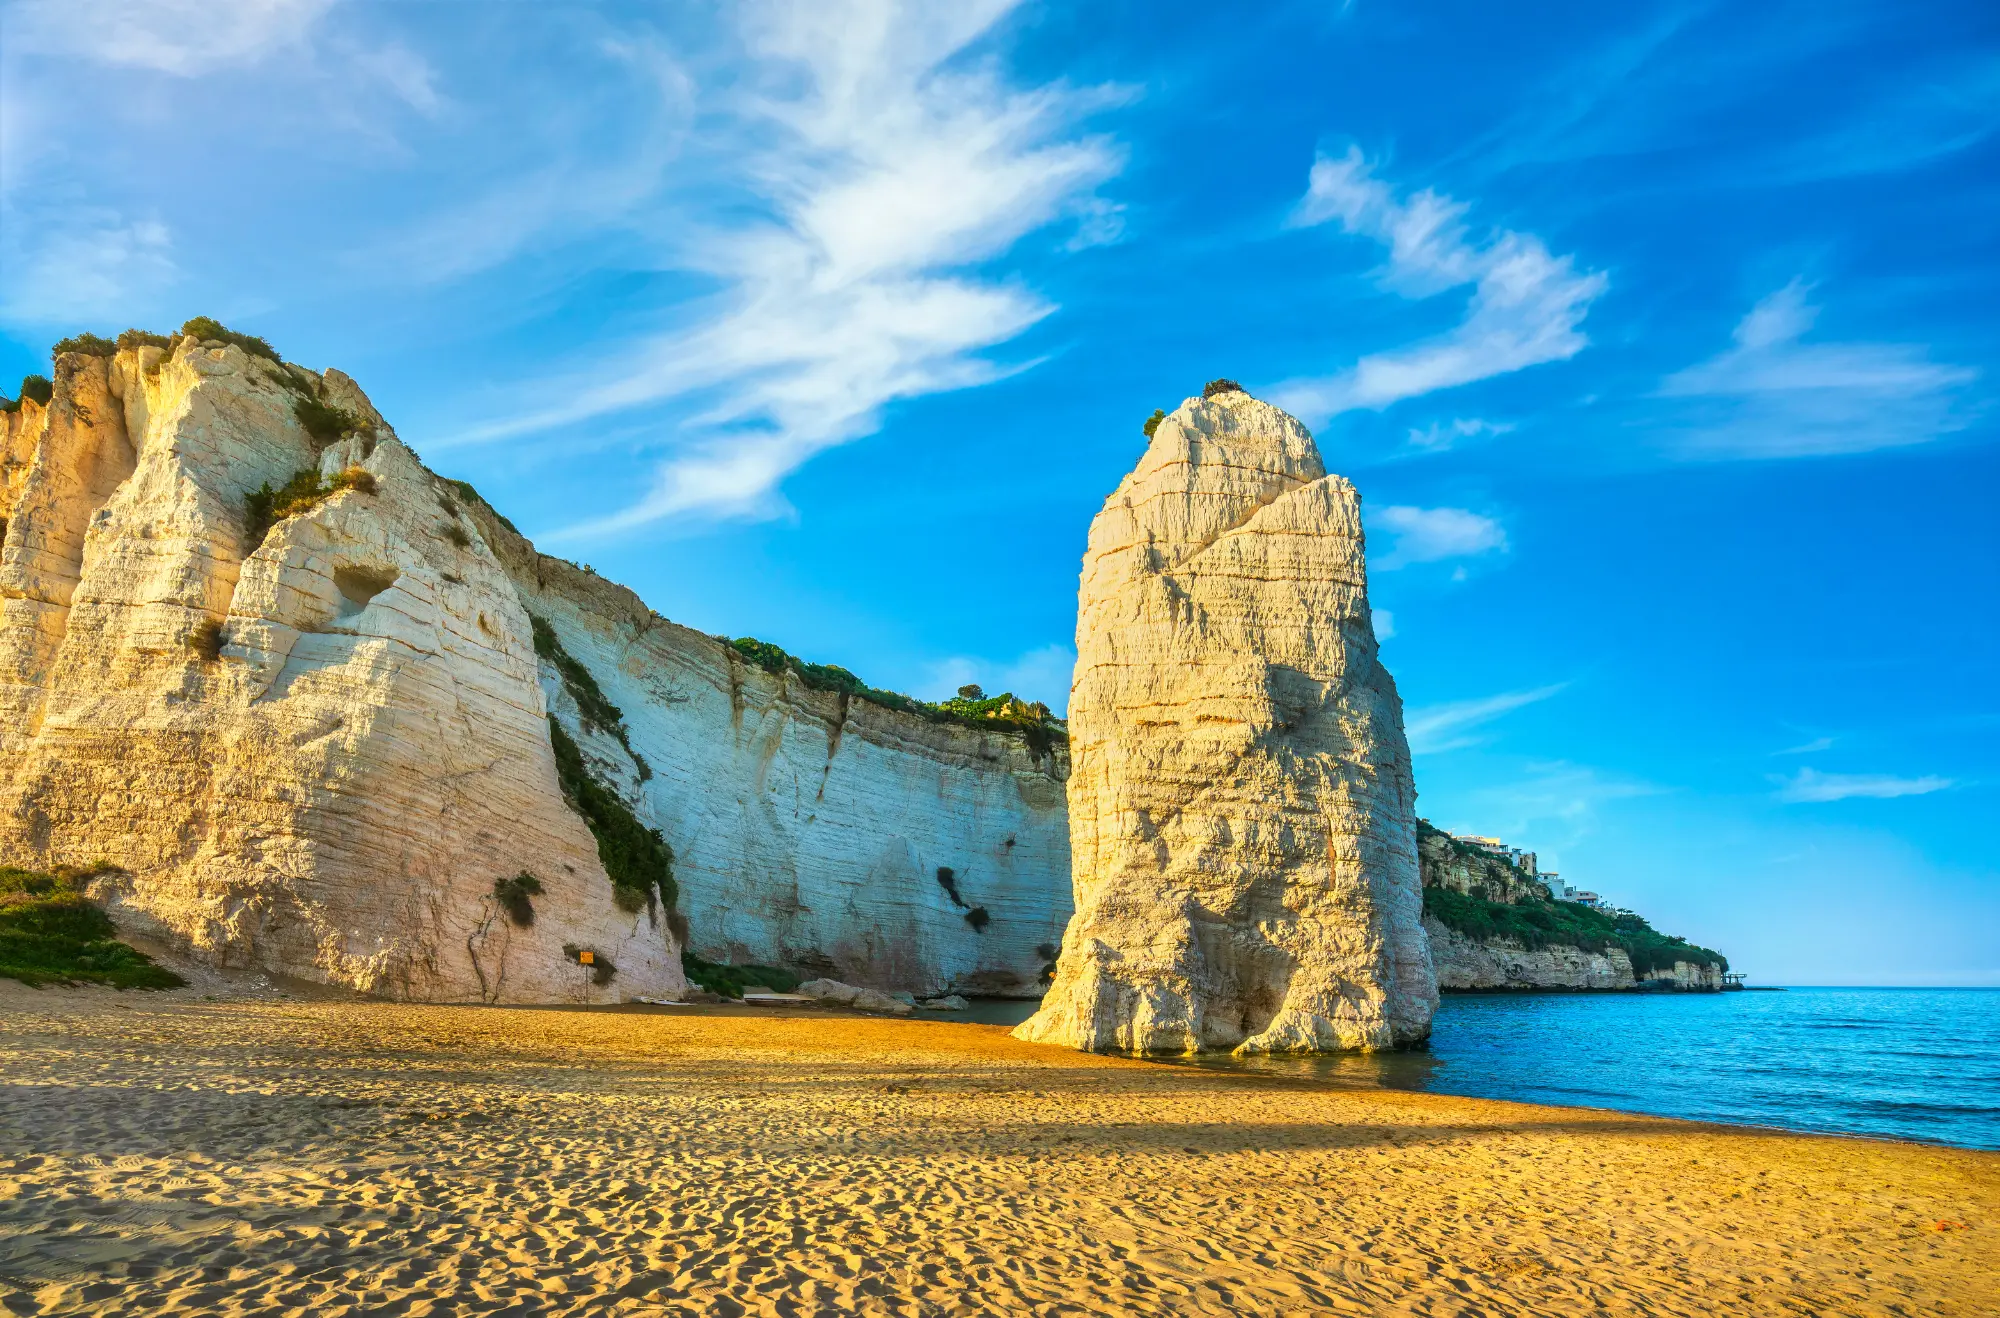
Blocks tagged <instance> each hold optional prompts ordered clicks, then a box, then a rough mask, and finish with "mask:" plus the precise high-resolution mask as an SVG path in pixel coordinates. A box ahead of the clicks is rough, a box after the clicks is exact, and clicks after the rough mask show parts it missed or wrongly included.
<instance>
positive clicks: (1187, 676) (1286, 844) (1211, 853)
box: [1017, 391, 1437, 1053]
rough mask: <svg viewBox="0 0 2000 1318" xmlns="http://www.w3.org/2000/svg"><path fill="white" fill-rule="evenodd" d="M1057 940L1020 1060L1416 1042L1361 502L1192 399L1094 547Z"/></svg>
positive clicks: (1427, 1012)
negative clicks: (1060, 1048) (1068, 859)
mask: <svg viewBox="0 0 2000 1318" xmlns="http://www.w3.org/2000/svg"><path fill="white" fill-rule="evenodd" d="M1079 605H1080V607H1079V612H1078V617H1077V653H1078V658H1077V668H1076V681H1075V685H1074V688H1073V690H1072V693H1071V705H1070V737H1071V741H1070V746H1071V755H1072V774H1071V778H1070V783H1069V804H1070V821H1071V848H1072V870H1073V886H1074V891H1075V897H1076V915H1075V917H1074V919H1073V920H1072V921H1071V923H1070V925H1069V928H1068V931H1067V934H1066V936H1065V938H1064V940H1063V944H1062V954H1061V960H1060V964H1059V967H1058V969H1057V971H1056V976H1055V983H1054V987H1053V988H1052V989H1051V991H1050V993H1049V995H1048V997H1047V999H1046V1000H1045V1002H1044V1004H1043V1007H1042V1009H1041V1011H1040V1012H1039V1013H1037V1014H1036V1015H1035V1016H1034V1017H1033V1018H1032V1019H1031V1020H1029V1021H1028V1022H1027V1023H1026V1024H1025V1025H1023V1026H1022V1027H1021V1028H1020V1030H1019V1031H1017V1033H1018V1034H1019V1036H1020V1037H1022V1038H1025V1039H1031V1040H1039V1041H1045V1042H1052V1043H1061V1044H1066V1045H1069V1046H1072V1047H1076V1048H1084V1049H1092V1050H1112V1051H1125V1052H1169V1053H1183V1052H1193V1051H1200V1050H1207V1049H1240V1050H1243V1051H1246V1052H1300V1051H1321V1050H1336V1049H1363V1048H1389V1047H1397V1046H1405V1045H1412V1044H1416V1043H1420V1042H1422V1041H1423V1040H1424V1039H1425V1038H1427V1037H1428V1035H1429V1032H1430V1022H1431V1014H1432V1011H1433V1009H1434V1007H1435V1005H1436V1002H1437V987H1436V982H1435V979H1434V978H1433V975H1432V971H1431V962H1430V953H1429V949H1428V947H1427V945H1426V939H1425V934H1424V931H1423V928H1422V925H1421V923H1420V921H1421V913H1422V898H1421V892H1420V890H1419V881H1418V872H1417V854H1416V836H1415V816H1414V806H1415V791H1414V788H1413V786H1412V782H1411V776H1410V757H1409V749H1408V746H1407V744H1406V742H1405V739H1404V736H1403V728H1402V706H1401V702H1400V700H1399V699H1398V697H1397V694H1396V688H1395V684H1394V682H1393V681H1392V680H1391V679H1390V677H1389V674H1388V673H1387V671H1385V670H1384V669H1383V667H1382V665H1381V663H1380V662H1379V661H1378V659H1377V657H1376V644H1375V637H1374V634H1373V631H1372V628H1371V624H1370V621H1369V611H1368V597H1367V579H1366V568H1365V563H1364V559H1363V546H1362V534H1361V521H1360V507H1359V500H1358V498H1357V496H1356V494H1355V492H1354V487H1353V486H1352V485H1350V484H1349V483H1348V482H1347V481H1345V480H1344V479H1342V478H1340V477H1338V476H1328V475H1327V474H1326V471H1325V468H1324V466H1323V465H1322V464H1321V461H1320V457H1319V453H1318V451H1317V450H1316V448H1315V447H1314V445H1313V441H1312V437H1311V436H1310V435H1309V434H1308V433H1307V432H1306V430H1305V428H1304V427H1303V426H1301V425H1300V424H1299V423H1298V422H1297V421H1296V420H1294V419H1293V418H1292V417H1290V416H1287V415H1286V414H1285V413H1283V412H1281V411H1279V410H1278V409H1277V408H1274V407H1271V406H1269V405H1268V404H1265V403H1262V402H1259V401H1258V400H1256V399H1254V398H1252V397H1250V396H1249V395H1248V394H1245V393H1242V392H1240V391H1225V392H1221V393H1218V394H1216V395H1215V396H1214V397H1211V398H1206V399H1189V400H1188V401H1187V402H1185V403H1183V404H1182V405H1181V407H1180V408H1179V409H1178V410H1177V411H1175V412H1174V413H1173V414H1172V415H1171V416H1168V417H1167V418H1165V419H1164V420H1163V421H1162V422H1161V423H1160V425H1159V427H1158V429H1157V430H1156V431H1155V433H1154V435H1153V438H1152V442H1151V445H1150V447H1149V448H1148V449H1147V451H1146V454H1145V456H1144V457H1143V458H1141V460H1140V462H1139V465H1138V466H1137V468H1136V469H1134V470H1133V472H1132V473H1131V474H1130V475H1128V476H1127V477H1126V478H1125V479H1124V481H1123V482H1122V483H1121V484H1120V485H1119V487H1118V489H1117V490H1116V491H1115V492H1114V493H1113V494H1112V495H1111V497H1110V498H1109V499H1108V500H1107V501H1106V502H1105V505H1104V508H1103V510H1102V511H1101V512H1100V513H1099V514H1098V516H1097V519H1096V520H1095V521H1094V522H1093V523H1092V525H1091V530H1090V541H1089V547H1088V549H1087V550H1086V552H1085V555H1084V560H1083V574H1082V585H1081V589H1080V599H1079Z"/></svg>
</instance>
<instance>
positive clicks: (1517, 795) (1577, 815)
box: [1473, 761, 1663, 868]
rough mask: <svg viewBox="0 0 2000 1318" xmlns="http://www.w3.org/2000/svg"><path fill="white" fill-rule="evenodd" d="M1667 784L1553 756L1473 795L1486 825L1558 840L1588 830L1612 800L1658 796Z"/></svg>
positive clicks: (1507, 834)
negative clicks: (1628, 776)
mask: <svg viewBox="0 0 2000 1318" xmlns="http://www.w3.org/2000/svg"><path fill="white" fill-rule="evenodd" d="M1662 790H1663V789H1661V788H1659V787H1657V786H1654V785H1653V784H1650V783H1645V782H1638V781H1634V780H1631V779H1626V778H1617V777H1613V776H1610V775H1607V774H1606V773H1604V772H1602V771H1601V770H1598V769H1594V768H1591V767H1590V766H1588V765H1582V764H1568V763H1564V762H1562V761H1554V762H1550V763H1539V764H1530V765H1529V766H1528V767H1527V769H1526V771H1525V772H1523V773H1521V774H1519V775H1517V776H1515V777H1513V778H1510V779H1509V780H1508V781H1507V782H1506V783H1504V784H1500V785H1496V786H1493V787H1487V788H1482V789H1480V790H1479V791H1477V792H1475V793H1474V794H1473V800H1474V801H1475V802H1477V804H1478V811H1477V817H1478V818H1480V819H1482V820H1484V821H1485V823H1484V825H1483V827H1485V828H1487V829H1490V830H1492V831H1494V832H1496V833H1498V834H1500V835H1501V836H1502V837H1530V836H1533V835H1535V834H1537V833H1540V834H1542V835H1543V837H1544V838H1545V839H1546V840H1545V841H1544V842H1543V843H1542V845H1544V846H1553V845H1557V844H1559V843H1560V842H1563V841H1571V840H1574V839H1576V838H1578V837H1580V836H1582V835H1583V834H1585V833H1587V832H1589V831H1590V829H1591V827H1592V826H1593V824H1594V823H1595V822H1596V818H1597V813H1598V811H1599V810H1600V809H1601V808H1602V807H1604V806H1605V805H1607V804H1609V803H1610V802H1613V801H1625V800H1631V799H1633V798H1635V797H1642V796H1657V795H1659V794H1660V792H1661V791H1662ZM1550 868H1554V866H1553V865H1551V866H1550Z"/></svg>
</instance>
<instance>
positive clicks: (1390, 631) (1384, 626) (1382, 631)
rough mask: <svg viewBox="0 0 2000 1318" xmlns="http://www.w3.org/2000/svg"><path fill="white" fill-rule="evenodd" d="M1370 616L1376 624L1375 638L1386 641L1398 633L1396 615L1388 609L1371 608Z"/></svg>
mask: <svg viewBox="0 0 2000 1318" xmlns="http://www.w3.org/2000/svg"><path fill="white" fill-rule="evenodd" d="M1368 612H1369V617H1370V618H1371V620H1372V621H1373V623H1374V626H1375V639H1376V640H1378V641H1386V640H1389V639H1390V638H1391V637H1393V636H1395V634H1396V615H1395V614H1393V613H1391V612H1389V610H1387V609H1376V608H1371V609H1370V610H1369V611H1368Z"/></svg>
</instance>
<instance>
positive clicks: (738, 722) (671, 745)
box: [487, 515, 1070, 996]
mask: <svg viewBox="0 0 2000 1318" xmlns="http://www.w3.org/2000/svg"><path fill="white" fill-rule="evenodd" d="M487 531H488V533H489V534H490V535H491V536H492V537H493V539H494V542H495V543H496V544H498V545H500V546H501V548H502V556H503V558H504V560H505V562H506V566H507V570H508V571H509V573H510V574H511V576H512V578H513V580H514V583H515V586H516V588H517V590H518V591H519V593H520V596H521V598H522V600H523V601H524V602H525V603H526V606H527V607H528V608H529V609H530V610H532V611H533V612H534V613H535V614H537V615H538V616H540V617H543V618H545V619H547V620H548V622H549V624H550V626H551V627H552V628H553V629H554V631H555V632H556V634H557V635H558V636H559V637H560V639H561V642H562V644H563V646H564V647H565V649H567V650H568V652H569V653H570V654H572V655H573V656H574V657H575V658H576V659H577V660H578V661H580V662H582V663H583V664H584V665H585V666H586V667H587V668H589V669H590V670H591V672H592V673H593V674H594V675H595V676H596V678H597V681H598V682H599V683H600V684H601V686H602V688H603V690H604V692H605V694H606V695H607V696H608V697H609V698H610V700H611V701H612V702H613V703H614V704H616V705H617V706H618V707H619V709H620V710H621V711H622V712H623V714H624V718H625V723H626V726H627V728H628V737H627V740H628V741H629V743H630V746H631V752H628V751H627V750H626V748H625V747H624V746H623V745H621V744H620V743H619V742H618V741H617V740H616V739H615V738H613V737H610V736H607V735H605V734H604V733H603V732H601V731H591V730H590V729H589V728H587V727H586V726H585V725H584V724H583V723H582V721H581V720H580V719H578V718H577V715H576V709H575V706H574V704H573V702H571V701H569V700H568V699H567V698H566V696H565V694H564V693H562V692H561V691H560V690H558V689H556V688H555V687H554V686H553V684H552V686H551V693H552V695H553V696H554V700H553V705H552V707H553V708H554V709H555V711H556V714H557V716H558V717H559V718H560V719H562V720H563V722H564V724H565V726H567V727H569V728H570V729H571V730H572V732H573V733H574V735H576V736H577V738H578V741H579V744H580V745H581V746H582V747H583V749H584V751H585V754H586V755H587V756H588V757H589V758H590V759H591V761H592V762H593V763H594V764H595V765H597V766H598V767H599V770H600V774H601V776H603V777H604V778H605V779H606V780H607V781H612V782H616V783H617V784H618V785H619V788H620V790H621V791H622V792H623V793H624V794H625V796H626V799H627V800H628V801H629V802H631V803H632V805H633V807H634V809H635V811H636V813H637V814H638V815H639V817H640V818H641V819H643V820H645V821H647V822H648V823H650V824H652V825H654V826H656V827H658V828H659V829H661V831H662V832H663V833H664V835H665V836H666V838H667V840H668V841H669V842H670V843H671V844H672V845H673V848H674V856H675V861H674V868H675V873H676V875H677V877H678V879H679V882H680V887H681V909H682V911H683V912H684V914H685V916H686V920H687V930H688V932H687V939H688V945H689V947H690V948H692V949H693V950H694V951H695V952H697V953H699V954H700V955H702V956H704V957H706V958H708V959H709V960H713V961H727V962H732V963H736V964H746V963H747V964H759V965H782V966H785V967H787V968H791V969H795V970H798V971H800V972H802V973H805V974H807V975H808V976H824V977H827V978H832V979H839V980H843V981H845V982H848V983H852V984H858V985H863V986H867V987H875V988H883V989H890V990H897V989H901V990H907V991H910V992H914V993H919V994H930V993H943V992H947V991H954V992H961V993H983V994H996V995H1002V996H1008V995H1013V996H1034V995H1036V994H1039V993H1040V992H1041V991H1042V989H1043V982H1042V975H1043V970H1044V967H1045V966H1046V965H1047V964H1048V963H1049V961H1051V960H1052V959H1053V956H1054V952H1055V946H1056V944H1057V943H1058V942H1059V941H1060V940H1061V937H1062V929H1063V925H1064V924H1065V923H1066V922H1067V920H1068V918H1069V912H1070V901H1069V891H1068V884H1067V882H1066V879H1067V874H1068V869H1069V827H1068V818H1067V814H1066V810H1065V805H1064V799H1063V784H1064V780H1065V779H1066V777H1067V776H1068V772H1069V764H1068V751H1067V748H1066V747H1064V746H1063V745H1061V744H1060V743H1057V744H1056V745H1054V746H1052V747H1050V748H1049V749H1048V750H1047V751H1046V752H1043V753H1037V752H1036V751H1035V750H1034V749H1032V748H1031V747H1030V746H1029V745H1028V744H1027V743H1026V742H1025V741H1024V740H1023V738H1022V737H1021V735H1020V734H1018V733H1010V732H1003V731H998V730H995V731H990V732H989V731H985V730H981V729H975V728H969V727H965V726H962V725H958V724H950V723H938V722H932V721H930V720H927V719H924V718H921V717H918V716H916V715H914V714H911V713H907V712H904V711H901V710H894V709H889V708H885V707H884V706H882V705H879V704H876V703H874V702H872V701H869V700H865V699H860V698H853V697H849V696H846V695H843V694H840V693H837V692H830V691H818V690H814V689H812V688H810V687H808V686H806V685H805V683H804V682H803V681H802V680H801V678H800V676H799V674H798V673H797V672H795V671H792V670H789V669H787V670H786V671H783V672H781V673H775V674H774V673H770V672H767V671H765V670H764V669H763V668H761V667H758V666H757V665H755V664H752V663H749V662H747V661H745V659H744V658H743V657H742V656H741V655H740V654H739V653H738V652H737V651H736V649H735V648H734V647H732V646H730V645H728V644H726V643H724V642H722V641H719V640H717V639H716V638H714V637H711V636H705V635H702V634H701V633H699V632H695V631H691V630H689V629H688V628H686V627H680V626H677V625H675V624H673V623H671V622H668V621H666V620H665V619H663V618H660V617H658V616H657V615H654V614H652V613H651V612H649V611H648V610H647V609H646V607H645V606H644V604H642V603H641V602H640V601H639V599H638V597H637V596H635V595H633V594H632V593H631V592H630V591H627V590H625V589H624V588H623V587H620V586H616V585H613V584H611V583H610V582H607V581H605V580H603V579H602V578H599V577H595V576H592V575H590V574H588V573H586V572H583V571H581V570H579V569H577V568H576V567H574V566H572V565H570V564H568V563H564V562H561V561H559V560H556V559H552V558H548V557H545V556H542V555H538V554H536V553H535V552H534V550H533V548H532V546H530V545H528V543H527V542H526V541H525V540H522V539H520V537H518V536H515V535H512V534H511V533H509V532H507V531H506V530H505V528H503V527H498V526H496V525H493V524H492V522H491V519H490V515H489V516H488V522H487ZM633 752H636V755H637V756H638V758H639V759H643V760H644V761H645V763H646V766H647V768H648V769H649V770H650V772H651V777H650V778H647V779H644V780H642V779H641V778H640V776H639V768H638V763H637V761H635V759H634V755H633ZM941 872H943V877H942V878H941V877H940V874H941Z"/></svg>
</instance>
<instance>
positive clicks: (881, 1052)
mask: <svg viewBox="0 0 2000 1318" xmlns="http://www.w3.org/2000/svg"><path fill="white" fill-rule="evenodd" d="M689 1010H690V1009H685V1008H683V1009H670V1010H665V1011H652V1010H648V1009H643V1008H640V1009H634V1008H624V1009H602V1010H592V1011H574V1010H572V1011H565V1010H546V1009H504V1008H470V1007H424V1006H407V1005H391V1004H383V1003H368V1002H300V1001H286V1000H279V999H271V998H266V999H264V1000H258V1001H247V1000H237V1001H204V1000H202V997H201V995H200V994H199V993H197V992H195V991H193V990H189V991H184V992H181V993H177V994H174V995H172V996H171V998H167V997H161V998H150V997H149V998H136V997H133V996H131V995H118V994H115V993H112V992H110V991H97V990H60V991H59V990H50V991H44V992H40V993H37V992H35V991H33V990H29V989H25V988H20V987H18V986H13V985H0V1073H4V1074H5V1075H6V1077H7V1083H6V1085H5V1086H4V1087H0V1297H4V1302H5V1303H6V1304H7V1305H8V1307H9V1308H10V1309H11V1310H12V1311H13V1312H16V1313H45V1314H71V1313H92V1314H110V1313H139V1312H168V1311H171V1312H202V1313H217V1314H224V1315H239V1314H252V1313H279V1312H301V1313H303V1312H308V1311H310V1312H315V1313H323V1312H339V1311H351V1312H385V1311H392V1310H393V1311H397V1312H406V1313H411V1314H425V1313H456V1312H471V1311H487V1310H491V1311H506V1312H521V1313H544V1312H546V1313H557V1312H570V1311H578V1310H584V1309H589V1310H590V1311H592V1312H610V1313H635V1314H636V1313H649V1314H689V1315H693V1314H713V1313H735V1314H820V1313H826V1314H832V1313H841V1314H848V1313H856V1314H908V1315H918V1314H931V1313H952V1314H1024V1313H1038V1314H1039V1313H1051V1314H1052V1313H1065V1314H1077V1313H1081V1314H1130V1313H1148V1314H1242V1313H1271V1314H1276V1313H1385V1312H1387V1313H1446V1312H1450V1313H1462V1312H1478V1313H1481V1314H1489V1315H1505V1314H1521V1315H1528V1314H1535V1315H1542V1314H1557V1313H1606V1312H1611V1313H1626V1312H1630V1313H1646V1314H1654V1315H1679V1314H1686V1315H1709V1314H1715V1313H1732V1314H1755V1313H1788V1314H1796V1313H1801V1312H1810V1313H1840V1314H1889V1313H1909V1312H1918V1311H1921V1312H1924V1313H1927V1314H1941V1315H1954V1314H1965V1315H1970V1314H1975V1313H1980V1312H1987V1311H1989V1310H1987V1309H1985V1308H1984V1307H1983V1306H1986V1305H1987V1304H1988V1303H1989V1302H1990V1299H1991V1281H1992V1278H1993V1277H1994V1276H1995V1275H1996V1272H1997V1271H2000V1250H1996V1246H1995V1240H1996V1227H2000V1155H1994V1154H1990V1153H1980V1152H1973V1151H1967V1150H1958V1149H1942V1148H1931V1147H1923V1146H1918V1145H1910V1144H1896V1143H1888V1142H1876V1141H1868V1140H1855V1139H1828V1138H1817V1137H1809V1136H1792V1135H1783V1134H1777V1133H1772V1132H1767V1131H1760V1130H1751V1129H1745V1128H1736V1127H1726V1126H1708V1125H1695V1124H1689V1123H1682V1122H1675V1121H1667V1120H1660V1119H1655V1118H1649V1117H1640V1116H1633V1115H1629V1114H1623V1113H1610V1112H1596V1111H1584V1110H1578V1109H1567V1108H1550V1107H1535V1106H1528V1105H1522V1104H1512V1103H1502V1102H1492V1101H1484V1100H1477V1099H1466V1098H1457V1097H1450V1096H1444V1095H1437V1094H1419V1093H1401V1092H1393V1091H1367V1090H1352V1089H1348V1090H1336V1089H1329V1088H1325V1087H1320V1086H1313V1085H1307V1084H1298V1083H1288V1082H1285V1081H1282V1080H1275V1079H1272V1078H1269V1077H1263V1076H1256V1075H1246V1074H1240V1073H1227V1072H1209V1071H1201V1070H1196V1069H1193V1068H1185V1067H1168V1066H1159V1065H1154V1064H1149V1063H1144V1062H1134V1061H1127V1060H1122V1059H1117V1058H1110V1057H1102V1056H1094V1055H1089V1054H1083V1053H1075V1052H1070V1051H1068V1050H1064V1049H1056V1048H1048V1047H1040V1046H1035V1045H1030V1044H1024V1043H1020V1042H1017V1041H1015V1040H1012V1039H1010V1038H1008V1037H1007V1035H1006V1034H1005V1032H1004V1031H1003V1030H1002V1029H1001V1028H999V1027H992V1026H978V1025H965V1024H944V1023H936V1022H919V1021H889V1020H872V1019H864V1018H860V1017H848V1016H836V1015H830V1014H827V1013H824V1012H809V1011H793V1012H786V1011H759V1010H754V1009H747V1008H716V1009H708V1010H706V1011H704V1013H703V1015H702V1017H701V1018H700V1019H692V1018H691V1017H690V1015H689V1014H688V1012H689Z"/></svg>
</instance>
